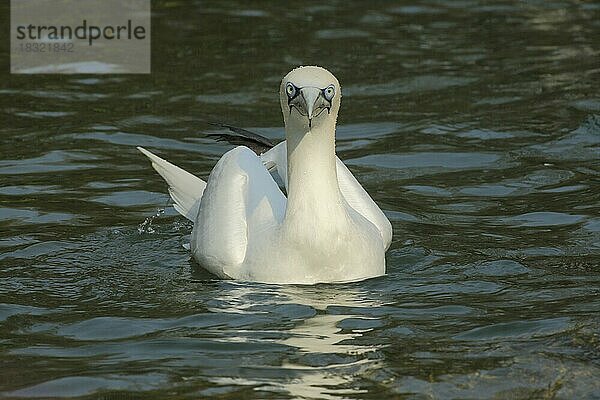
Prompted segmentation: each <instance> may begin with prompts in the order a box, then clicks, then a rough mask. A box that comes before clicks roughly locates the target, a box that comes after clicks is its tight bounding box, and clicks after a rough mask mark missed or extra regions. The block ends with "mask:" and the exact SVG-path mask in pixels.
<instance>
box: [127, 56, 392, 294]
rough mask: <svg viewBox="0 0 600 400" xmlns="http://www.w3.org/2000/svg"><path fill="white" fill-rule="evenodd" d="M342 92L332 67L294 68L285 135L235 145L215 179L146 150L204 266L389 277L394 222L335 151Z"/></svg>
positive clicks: (286, 276)
mask: <svg viewBox="0 0 600 400" xmlns="http://www.w3.org/2000/svg"><path fill="white" fill-rule="evenodd" d="M341 95H342V93H341V87H340V84H339V82H338V80H337V79H336V78H335V76H333V74H331V73H330V72H329V71H327V70H326V69H324V68H321V67H316V66H305V67H298V68H296V69H294V70H292V71H291V72H289V73H288V74H287V75H286V76H285V77H284V78H283V80H282V81H281V85H280V89H279V99H280V103H281V110H282V112H283V120H284V123H285V138H286V139H285V140H284V141H283V142H281V143H279V144H278V145H276V146H275V147H273V148H272V149H270V150H269V151H267V152H265V153H263V154H261V155H257V154H256V153H255V152H253V151H252V150H250V149H249V148H248V147H245V146H238V147H235V148H234V149H232V150H230V151H228V152H227V153H225V154H224V155H223V156H222V157H221V159H220V160H219V161H218V162H217V164H216V165H215V167H214V168H213V170H212V172H211V173H210V175H209V177H208V181H207V182H205V181H203V180H202V179H200V178H198V177H196V176H194V175H192V174H190V173H189V172H187V171H185V170H183V169H181V168H179V167H177V166H175V165H173V164H171V163H169V162H168V161H165V160H163V159H162V158H160V157H158V156H156V155H154V154H152V153H151V152H149V151H148V150H146V149H144V148H142V147H138V149H139V150H140V151H141V152H142V153H143V154H144V155H146V156H147V157H148V158H149V159H150V160H151V161H152V166H153V167H154V169H155V170H156V171H157V172H158V173H159V174H160V175H161V176H162V177H163V178H164V179H165V180H166V182H167V183H168V185H169V194H170V195H171V197H172V198H173V201H174V207H175V209H176V210H177V211H178V212H179V213H180V214H181V215H183V216H184V217H186V218H187V219H189V220H190V221H192V222H193V223H194V227H193V230H192V234H191V238H190V250H191V252H192V254H193V257H194V258H195V259H196V260H197V261H198V263H199V264H200V265H201V266H202V267H204V268H205V269H207V270H208V271H210V272H211V273H213V274H215V275H217V276H218V277H220V278H223V279H237V280H245V281H256V282H264V283H278V284H315V283H320V282H350V281H359V280H363V279H367V278H372V277H376V276H380V275H383V274H385V252H386V250H387V249H388V247H389V245H390V243H391V240H392V225H391V223H390V221H389V220H388V219H387V217H386V216H385V214H384V213H383V212H382V211H381V209H380V208H379V207H378V206H377V204H375V202H374V201H373V199H372V198H371V197H370V196H369V194H368V193H367V192H366V191H365V189H364V188H363V187H362V186H361V185H360V183H359V182H358V181H357V180H356V178H355V177H354V176H353V175H352V173H351V172H350V171H349V170H348V168H347V167H346V166H345V165H344V163H343V162H342V161H340V159H339V158H337V156H336V153H335V127H336V120H337V116H338V112H339V109H340V99H341ZM270 171H272V172H273V174H278V175H279V177H280V179H281V181H283V183H284V186H285V189H286V193H287V196H286V195H285V194H284V193H283V192H282V190H281V189H280V188H279V186H278V184H277V183H276V181H275V179H274V178H273V176H272V174H271V172H270Z"/></svg>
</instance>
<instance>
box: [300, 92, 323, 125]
mask: <svg viewBox="0 0 600 400" xmlns="http://www.w3.org/2000/svg"><path fill="white" fill-rule="evenodd" d="M300 95H301V96H302V98H303V99H304V109H305V110H306V116H307V117H308V124H309V125H310V122H311V120H312V119H313V117H314V112H315V110H316V108H317V107H318V106H317V101H318V100H319V98H320V97H321V90H319V89H317V88H314V87H304V88H302V89H301V90H300Z"/></svg>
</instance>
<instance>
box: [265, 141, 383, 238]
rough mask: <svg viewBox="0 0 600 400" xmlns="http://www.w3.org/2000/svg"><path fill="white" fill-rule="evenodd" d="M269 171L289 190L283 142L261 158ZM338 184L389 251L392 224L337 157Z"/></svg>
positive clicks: (345, 197)
mask: <svg viewBox="0 0 600 400" xmlns="http://www.w3.org/2000/svg"><path fill="white" fill-rule="evenodd" d="M260 158H261V160H262V161H263V163H264V164H265V166H266V167H267V168H268V169H269V170H276V172H277V174H278V175H279V176H280V177H281V180H282V181H283V183H284V184H285V187H286V188H287V150H286V142H285V141H283V142H281V143H279V144H278V145H276V146H275V147H273V148H272V149H271V150H269V151H267V152H266V153H264V154H262V155H261V156H260ZM336 167H337V177H338V184H339V186H340V191H341V192H342V195H343V196H344V199H345V200H346V202H347V203H348V205H349V206H350V207H352V208H353V209H354V210H355V211H356V212H358V213H359V214H361V215H362V216H363V217H365V218H366V219H367V220H369V221H370V222H371V223H372V224H373V225H375V226H376V227H377V229H378V230H379V232H380V234H381V238H382V240H383V243H384V247H385V248H386V249H387V248H388V247H389V245H390V243H391V242H392V224H391V223H390V221H389V220H388V219H387V217H386V216H385V214H384V213H383V211H381V208H379V206H378V205H377V204H376V203H375V201H373V199H372V198H371V196H369V193H367V191H366V190H365V189H364V188H363V187H362V185H361V184H360V183H359V182H358V181H357V180H356V178H355V177H354V175H352V172H350V170H349V169H348V167H346V165H345V164H344V163H343V162H342V160H340V159H339V158H338V157H337V156H336Z"/></svg>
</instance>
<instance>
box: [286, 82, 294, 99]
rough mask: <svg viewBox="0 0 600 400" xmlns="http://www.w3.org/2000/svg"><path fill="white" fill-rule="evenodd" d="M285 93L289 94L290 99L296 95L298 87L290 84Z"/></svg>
mask: <svg viewBox="0 0 600 400" xmlns="http://www.w3.org/2000/svg"><path fill="white" fill-rule="evenodd" d="M285 92H286V93H287V95H288V97H289V98H292V97H294V95H295V94H296V86H294V84H293V83H291V82H288V83H287V85H285Z"/></svg>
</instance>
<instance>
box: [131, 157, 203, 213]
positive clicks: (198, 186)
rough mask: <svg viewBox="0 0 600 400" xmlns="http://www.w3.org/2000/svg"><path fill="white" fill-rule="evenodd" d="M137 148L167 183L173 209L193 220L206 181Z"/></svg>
mask: <svg viewBox="0 0 600 400" xmlns="http://www.w3.org/2000/svg"><path fill="white" fill-rule="evenodd" d="M137 149H138V150H139V151H141V152H142V153H143V154H144V155H145V156H146V157H148V158H149V159H150V161H152V167H153V168H154V169H155V170H156V172H158V173H159V174H160V176H162V177H163V179H164V180H165V181H167V183H168V184H169V194H170V195H171V198H172V199H173V201H174V202H175V203H174V204H173V207H174V208H175V210H177V212H178V213H179V214H181V215H183V216H184V217H186V218H187V219H189V220H190V221H192V222H193V221H195V220H196V216H197V215H198V207H199V206H200V199H201V198H202V194H203V193H204V189H205V188H206V182H204V181H203V180H202V179H200V178H198V177H196V176H194V175H192V174H190V173H189V172H187V171H185V170H183V169H181V168H179V167H178V166H176V165H173V164H171V163H170V162H168V161H166V160H163V159H162V158H160V157H158V156H157V155H155V154H153V153H151V152H149V151H148V150H146V149H144V148H143V147H138V148H137Z"/></svg>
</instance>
